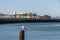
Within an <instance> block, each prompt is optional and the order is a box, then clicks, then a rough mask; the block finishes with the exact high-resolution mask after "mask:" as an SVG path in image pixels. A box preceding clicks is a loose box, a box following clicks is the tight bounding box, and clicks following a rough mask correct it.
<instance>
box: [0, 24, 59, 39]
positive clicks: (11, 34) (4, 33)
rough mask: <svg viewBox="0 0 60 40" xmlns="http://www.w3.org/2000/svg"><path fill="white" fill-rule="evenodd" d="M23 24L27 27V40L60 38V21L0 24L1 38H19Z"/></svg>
mask: <svg viewBox="0 0 60 40" xmlns="http://www.w3.org/2000/svg"><path fill="white" fill-rule="evenodd" d="M22 25H24V26H26V27H27V30H25V40H60V23H15V24H0V40H18V37H19V30H21V26H22Z"/></svg>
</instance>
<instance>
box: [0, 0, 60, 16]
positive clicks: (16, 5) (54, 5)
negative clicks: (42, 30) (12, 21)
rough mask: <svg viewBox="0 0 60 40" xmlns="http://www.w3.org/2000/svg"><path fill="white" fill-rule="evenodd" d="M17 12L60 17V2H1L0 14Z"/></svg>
mask: <svg viewBox="0 0 60 40" xmlns="http://www.w3.org/2000/svg"><path fill="white" fill-rule="evenodd" d="M15 11H16V12H33V13H37V14H38V15H50V16H60V0H0V13H5V14H12V13H13V12H15Z"/></svg>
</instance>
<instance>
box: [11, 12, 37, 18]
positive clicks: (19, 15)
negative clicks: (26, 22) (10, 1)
mask: <svg viewBox="0 0 60 40" xmlns="http://www.w3.org/2000/svg"><path fill="white" fill-rule="evenodd" d="M10 17H11V18H32V19H33V18H35V19H36V18H38V17H37V14H36V13H31V12H30V13H27V12H24V13H20V12H18V13H16V12H15V14H13V15H10Z"/></svg>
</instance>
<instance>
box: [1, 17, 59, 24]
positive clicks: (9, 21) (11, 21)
mask: <svg viewBox="0 0 60 40" xmlns="http://www.w3.org/2000/svg"><path fill="white" fill-rule="evenodd" d="M30 22H60V19H26V18H25V19H22V18H21V19H9V18H5V19H1V18H0V24H3V23H30Z"/></svg>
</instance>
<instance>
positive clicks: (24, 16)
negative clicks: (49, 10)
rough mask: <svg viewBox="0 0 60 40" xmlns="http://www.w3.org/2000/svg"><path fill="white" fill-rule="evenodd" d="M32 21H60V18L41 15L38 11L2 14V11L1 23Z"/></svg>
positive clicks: (0, 15) (0, 14)
mask: <svg viewBox="0 0 60 40" xmlns="http://www.w3.org/2000/svg"><path fill="white" fill-rule="evenodd" d="M27 22H28V23H30V22H60V19H55V18H54V19H53V18H51V16H49V15H44V16H40V15H37V13H31V12H29V13H27V12H25V13H20V12H18V13H17V12H14V14H11V15H10V14H2V13H0V24H3V23H27Z"/></svg>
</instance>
